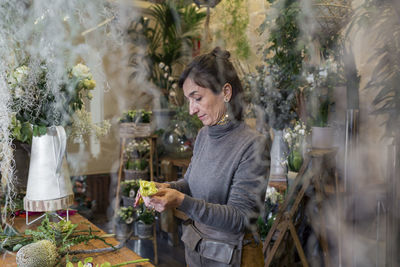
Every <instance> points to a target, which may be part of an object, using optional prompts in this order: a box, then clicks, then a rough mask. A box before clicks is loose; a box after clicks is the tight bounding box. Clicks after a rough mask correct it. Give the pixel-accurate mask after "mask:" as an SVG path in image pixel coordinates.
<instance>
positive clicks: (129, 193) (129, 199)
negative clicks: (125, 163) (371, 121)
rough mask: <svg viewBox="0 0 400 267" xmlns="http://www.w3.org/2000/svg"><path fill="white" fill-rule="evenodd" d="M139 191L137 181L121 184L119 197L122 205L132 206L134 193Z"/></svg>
mask: <svg viewBox="0 0 400 267" xmlns="http://www.w3.org/2000/svg"><path fill="white" fill-rule="evenodd" d="M138 190H139V182H138V180H128V181H123V182H122V183H121V196H122V201H123V205H124V206H125V207H129V206H132V207H133V205H134V203H135V197H136V193H137V191H138Z"/></svg>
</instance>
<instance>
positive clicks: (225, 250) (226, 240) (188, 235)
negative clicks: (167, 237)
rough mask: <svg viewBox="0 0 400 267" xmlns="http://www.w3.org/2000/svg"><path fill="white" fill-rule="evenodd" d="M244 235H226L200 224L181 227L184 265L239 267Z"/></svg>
mask: <svg viewBox="0 0 400 267" xmlns="http://www.w3.org/2000/svg"><path fill="white" fill-rule="evenodd" d="M243 238H244V233H238V234H233V233H227V232H221V231H218V230H216V229H215V228H212V227H209V226H207V225H204V224H200V223H197V222H195V223H189V224H187V225H183V234H182V241H183V242H184V243H185V259H186V264H187V265H188V266H190V267H226V266H231V267H240V264H241V257H242V248H243Z"/></svg>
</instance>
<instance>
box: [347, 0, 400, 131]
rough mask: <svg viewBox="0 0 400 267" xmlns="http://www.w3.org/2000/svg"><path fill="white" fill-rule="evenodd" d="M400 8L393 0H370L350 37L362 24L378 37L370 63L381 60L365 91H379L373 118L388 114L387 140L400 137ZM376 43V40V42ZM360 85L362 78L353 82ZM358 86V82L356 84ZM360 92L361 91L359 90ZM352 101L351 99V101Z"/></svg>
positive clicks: (354, 20)
mask: <svg viewBox="0 0 400 267" xmlns="http://www.w3.org/2000/svg"><path fill="white" fill-rule="evenodd" d="M399 14H400V6H399V4H398V2H397V1H392V0H382V1H378V0H366V1H364V2H363V4H362V5H360V6H359V7H358V8H357V9H356V10H355V13H354V16H353V18H352V24H351V25H350V26H351V27H349V30H348V31H347V34H349V33H351V32H352V31H353V30H354V26H355V25H358V26H360V28H359V29H358V30H366V29H367V30H368V32H371V33H373V34H371V36H375V38H376V39H375V40H376V42H374V44H375V45H374V50H373V51H371V52H370V53H369V58H368V59H369V62H368V63H369V64H371V62H374V61H375V60H377V62H376V65H375V66H374V69H373V71H372V74H371V77H370V79H369V80H368V83H367V85H366V86H365V88H366V89H367V90H376V91H377V94H376V96H375V98H374V100H373V101H372V104H373V105H374V106H375V110H374V111H373V112H372V114H373V115H386V116H387V117H386V120H385V121H384V123H383V125H384V126H385V133H384V137H396V136H398V132H399V131H398V129H399V127H400V119H399V116H398V114H399V110H400V87H399V86H398V85H399V84H400V60H399V59H400V45H399V43H400V25H399V23H398V21H399ZM372 42H373V41H372ZM353 80H355V81H356V82H359V77H358V80H357V79H353ZM356 84H357V83H356ZM356 89H358V88H356ZM348 101H349V100H348Z"/></svg>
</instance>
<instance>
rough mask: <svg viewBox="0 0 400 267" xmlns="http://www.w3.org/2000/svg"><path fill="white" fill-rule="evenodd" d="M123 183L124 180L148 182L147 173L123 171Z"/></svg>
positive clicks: (146, 171) (145, 171)
mask: <svg viewBox="0 0 400 267" xmlns="http://www.w3.org/2000/svg"><path fill="white" fill-rule="evenodd" d="M124 175H125V181H126V180H149V171H148V170H144V171H138V170H128V169H124Z"/></svg>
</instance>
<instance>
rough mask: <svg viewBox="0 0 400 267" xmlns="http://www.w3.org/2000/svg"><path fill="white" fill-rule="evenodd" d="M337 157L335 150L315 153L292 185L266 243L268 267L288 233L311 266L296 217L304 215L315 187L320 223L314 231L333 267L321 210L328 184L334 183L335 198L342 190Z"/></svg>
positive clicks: (314, 224) (315, 224) (264, 250)
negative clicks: (337, 172)
mask: <svg viewBox="0 0 400 267" xmlns="http://www.w3.org/2000/svg"><path fill="white" fill-rule="evenodd" d="M335 154H336V150H313V151H311V152H309V153H308V155H307V156H306V159H305V160H304V162H303V165H302V167H301V169H300V171H299V174H298V175H297V177H296V179H295V181H294V182H293V185H292V186H291V187H290V190H289V193H288V195H287V197H286V199H285V202H284V203H283V204H282V205H281V207H280V209H279V212H278V214H277V217H276V220H275V222H274V224H273V225H272V227H271V230H270V231H269V232H268V235H267V237H266V239H265V242H264V246H263V247H264V248H263V252H264V256H265V257H266V258H265V266H266V267H267V266H271V263H272V260H273V259H274V256H275V255H276V254H277V251H278V248H279V245H280V244H281V243H282V240H283V239H284V237H285V236H286V233H287V232H289V235H290V236H291V237H292V238H293V241H294V245H295V248H296V250H297V253H298V255H299V257H300V260H301V263H302V265H303V266H309V264H308V262H307V258H306V255H305V253H304V250H303V248H302V245H301V242H300V239H299V236H298V233H297V230H296V217H297V215H298V214H299V213H301V212H305V210H304V209H305V205H303V202H304V201H305V193H306V191H308V190H309V189H310V188H311V187H314V189H315V197H316V204H317V207H318V215H319V220H318V222H317V223H313V224H312V225H311V227H312V229H313V230H314V232H315V233H316V234H317V233H319V234H318V235H317V237H318V241H319V244H320V246H321V248H322V252H323V259H324V266H326V267H329V266H331V264H330V263H331V259H330V256H329V249H328V242H327V237H326V227H325V226H326V224H325V218H324V216H323V214H322V212H321V206H322V202H323V200H324V199H325V195H326V191H325V190H324V189H325V187H326V183H327V182H332V180H333V183H334V185H335V190H336V191H335V193H336V198H338V190H339V186H338V181H337V175H336V171H335V164H334V163H332V161H333V160H334V156H335ZM332 159H333V160H332ZM331 178H334V179H331ZM328 179H330V180H328ZM337 201H338V199H337ZM302 209H303V210H302ZM339 221H340V220H339ZM338 228H339V229H340V226H338ZM273 237H274V240H275V241H274V242H273V245H272V248H271V245H270V244H272V242H271V241H272V238H273ZM275 238H276V239H275ZM338 244H339V246H340V242H338ZM339 249H340V248H339Z"/></svg>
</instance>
